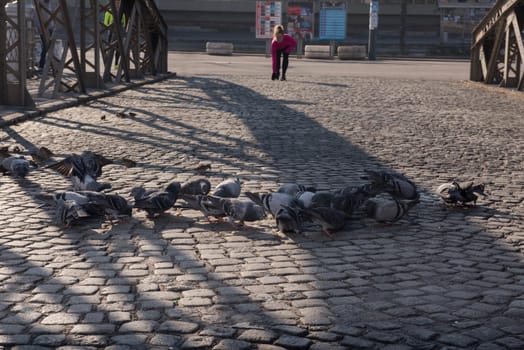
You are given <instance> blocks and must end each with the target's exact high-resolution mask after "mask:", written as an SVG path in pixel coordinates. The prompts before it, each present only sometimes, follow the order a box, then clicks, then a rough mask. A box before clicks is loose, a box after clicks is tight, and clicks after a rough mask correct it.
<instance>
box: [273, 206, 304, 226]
mask: <svg viewBox="0 0 524 350" xmlns="http://www.w3.org/2000/svg"><path fill="white" fill-rule="evenodd" d="M275 221H276V224H277V228H278V230H279V231H280V232H282V233H287V232H295V233H300V232H301V225H302V217H301V215H300V209H298V210H297V208H296V207H288V206H286V205H283V206H282V208H281V209H280V210H279V211H278V212H277V214H276V215H275Z"/></svg>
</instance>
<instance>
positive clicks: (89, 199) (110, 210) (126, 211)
mask: <svg viewBox="0 0 524 350" xmlns="http://www.w3.org/2000/svg"><path fill="white" fill-rule="evenodd" d="M53 197H54V199H55V201H58V200H59V199H62V200H64V201H68V200H70V201H75V202H76V203H77V204H79V205H84V206H87V205H89V206H90V208H94V207H99V208H100V210H99V211H98V212H103V213H104V214H106V215H107V216H109V218H111V219H113V218H114V219H118V218H119V217H121V216H131V213H132V207H131V206H130V205H129V203H128V202H127V200H126V199H125V198H123V197H121V196H119V195H116V194H106V193H100V192H94V191H82V192H73V191H65V192H57V193H55V194H54V196H53Z"/></svg>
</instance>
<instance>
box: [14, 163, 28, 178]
mask: <svg viewBox="0 0 524 350" xmlns="http://www.w3.org/2000/svg"><path fill="white" fill-rule="evenodd" d="M28 172H29V165H28V163H27V162H17V163H15V164H14V165H13V173H14V175H15V176H18V177H25V176H26V175H27V173H28Z"/></svg>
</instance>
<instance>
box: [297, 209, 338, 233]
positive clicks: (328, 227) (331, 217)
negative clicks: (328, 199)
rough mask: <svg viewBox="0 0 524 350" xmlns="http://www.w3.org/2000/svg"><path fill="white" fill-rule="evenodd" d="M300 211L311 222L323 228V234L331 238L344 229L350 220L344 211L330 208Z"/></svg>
mask: <svg viewBox="0 0 524 350" xmlns="http://www.w3.org/2000/svg"><path fill="white" fill-rule="evenodd" d="M300 211H301V212H302V213H304V214H305V215H306V216H307V217H309V218H310V219H311V221H313V222H314V223H316V224H319V225H320V226H321V227H322V232H324V233H325V234H326V235H328V236H329V237H332V233H334V232H336V231H339V230H341V229H343V228H344V226H345V225H346V219H347V218H348V216H347V214H346V213H344V212H343V211H340V210H337V209H334V208H330V207H317V208H302V209H300Z"/></svg>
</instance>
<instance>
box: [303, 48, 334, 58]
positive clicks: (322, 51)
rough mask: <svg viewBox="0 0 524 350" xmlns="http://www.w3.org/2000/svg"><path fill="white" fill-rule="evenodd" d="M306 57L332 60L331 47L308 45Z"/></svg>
mask: <svg viewBox="0 0 524 350" xmlns="http://www.w3.org/2000/svg"><path fill="white" fill-rule="evenodd" d="M304 56H305V57H306V58H328V59H329V58H332V57H331V50H330V47H329V45H306V47H305V48H304Z"/></svg>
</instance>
